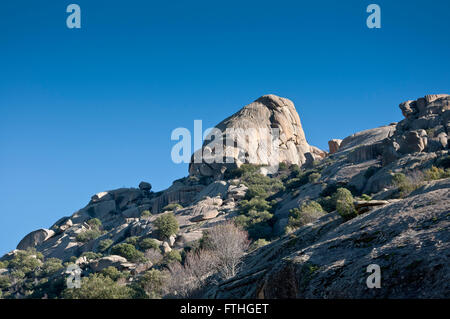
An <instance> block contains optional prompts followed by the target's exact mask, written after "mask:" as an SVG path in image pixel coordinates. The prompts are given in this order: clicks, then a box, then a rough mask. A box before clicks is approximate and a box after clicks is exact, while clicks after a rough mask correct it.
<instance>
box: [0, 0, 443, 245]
mask: <svg viewBox="0 0 450 319" xmlns="http://www.w3.org/2000/svg"><path fill="white" fill-rule="evenodd" d="M70 3H77V4H79V5H80V6H81V10H82V28H81V30H70V29H68V28H67V27H66V25H65V20H66V17H67V15H68V14H67V13H66V12H65V11H66V10H65V9H66V6H67V5H68V4H70ZM370 3H377V4H379V5H380V6H381V10H382V28H381V29H379V30H370V29H368V28H367V27H366V24H365V21H366V18H367V16H368V14H367V13H366V7H367V5H369V4H370ZM449 12H450V2H449V1H448V0H442V1H438V0H433V1H413V0H408V1H406V0H396V1H380V0H373V1H362V0H348V1H325V0H322V1H299V0H296V1H283V0H278V1H273V0H272V1H265V0H258V1H243V0H240V1H231V0H229V1H211V0H209V1H174V0H172V1H144V0H142V1H135V0H128V1H94V0H82V1H81V0H73V1H61V0H58V1H57V0H54V1H47V0H39V1H31V0H30V1H2V2H1V4H0V254H3V253H5V252H7V251H9V250H12V249H14V248H15V246H16V245H17V243H18V242H19V240H20V239H21V238H22V237H23V236H24V235H26V234H27V233H29V232H30V231H32V230H35V229H38V228H42V227H50V226H51V225H52V224H53V222H55V221H56V220H57V219H59V218H60V217H62V216H67V215H70V214H72V213H73V212H75V211H76V210H77V209H79V208H81V207H83V206H84V205H86V204H87V202H88V201H89V199H90V197H91V195H93V194H95V193H97V192H100V191H104V190H108V189H114V188H118V187H123V186H125V187H137V185H138V183H139V182H140V181H141V180H145V181H149V182H151V183H152V184H153V186H154V189H155V190H161V189H164V188H166V187H168V186H170V184H171V182H172V181H173V180H174V179H177V178H180V177H183V176H185V175H187V165H186V164H183V165H176V164H174V163H172V162H171V159H170V151H171V148H172V146H173V145H174V142H172V141H171V140H170V133H171V131H172V130H173V129H174V128H176V127H187V128H189V129H192V128H193V121H194V119H202V120H203V121H204V126H205V127H209V126H213V125H215V124H217V123H218V122H219V121H221V120H222V119H223V118H225V117H227V116H229V115H231V114H232V113H234V112H235V111H237V110H238V109H240V108H241V107H242V106H243V105H245V104H247V103H250V102H252V101H253V100H254V99H256V98H258V97H259V96H261V95H264V94H269V93H273V94H277V95H280V96H284V97H288V98H290V99H291V100H293V101H294V103H295V104H296V107H297V110H298V112H299V114H300V117H301V120H302V123H303V127H304V130H305V132H306V136H307V139H308V141H309V142H310V144H313V145H316V146H318V147H321V148H324V149H326V148H327V141H328V140H329V139H331V138H344V137H346V136H348V135H350V134H352V133H354V132H357V131H360V130H363V129H368V128H372V127H376V126H380V125H384V124H389V123H390V122H393V121H398V120H401V118H402V116H401V113H400V111H399V109H398V104H399V103H400V102H402V101H404V100H408V99H415V98H417V97H420V96H423V95H425V94H430V93H450V90H449V89H450V41H449V39H450V37H449V35H450V19H449V18H448V16H449Z"/></svg>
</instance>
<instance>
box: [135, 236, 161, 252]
mask: <svg viewBox="0 0 450 319" xmlns="http://www.w3.org/2000/svg"><path fill="white" fill-rule="evenodd" d="M139 248H141V249H142V250H147V249H151V248H153V249H156V250H158V251H159V244H158V242H157V241H156V240H154V239H153V238H144V239H142V240H141V241H140V242H139Z"/></svg>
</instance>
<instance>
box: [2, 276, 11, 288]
mask: <svg viewBox="0 0 450 319" xmlns="http://www.w3.org/2000/svg"><path fill="white" fill-rule="evenodd" d="M10 286H11V280H10V279H9V277H8V276H4V275H0V290H2V289H6V288H9V287H10Z"/></svg>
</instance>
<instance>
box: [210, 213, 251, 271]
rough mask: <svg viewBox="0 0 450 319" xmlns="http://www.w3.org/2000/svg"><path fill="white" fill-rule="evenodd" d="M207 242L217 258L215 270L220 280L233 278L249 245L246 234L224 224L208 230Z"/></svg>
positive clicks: (228, 223) (230, 225)
mask: <svg viewBox="0 0 450 319" xmlns="http://www.w3.org/2000/svg"><path fill="white" fill-rule="evenodd" d="M208 241H209V246H210V247H212V251H214V252H215V254H216V256H217V269H218V271H219V273H220V274H221V276H222V278H224V279H228V278H231V277H234V276H235V275H236V272H237V270H238V268H239V265H240V263H241V258H242V257H243V256H244V253H245V251H246V250H247V249H248V247H249V245H250V241H249V239H248V233H247V232H246V231H244V230H242V229H240V228H238V227H237V226H236V225H235V224H234V223H232V222H226V223H223V224H220V225H218V226H215V227H213V228H211V229H210V230H208Z"/></svg>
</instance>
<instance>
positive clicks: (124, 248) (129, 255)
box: [111, 243, 145, 262]
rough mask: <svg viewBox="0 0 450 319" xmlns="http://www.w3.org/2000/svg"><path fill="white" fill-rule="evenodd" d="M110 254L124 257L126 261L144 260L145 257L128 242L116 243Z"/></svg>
mask: <svg viewBox="0 0 450 319" xmlns="http://www.w3.org/2000/svg"><path fill="white" fill-rule="evenodd" d="M111 254H113V255H119V256H122V257H125V258H126V259H127V260H128V261H132V262H144V261H145V257H144V254H143V253H142V252H140V251H139V250H137V249H136V247H134V246H133V245H130V244H125V243H123V244H118V245H115V246H114V247H112V248H111Z"/></svg>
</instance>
